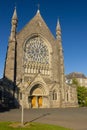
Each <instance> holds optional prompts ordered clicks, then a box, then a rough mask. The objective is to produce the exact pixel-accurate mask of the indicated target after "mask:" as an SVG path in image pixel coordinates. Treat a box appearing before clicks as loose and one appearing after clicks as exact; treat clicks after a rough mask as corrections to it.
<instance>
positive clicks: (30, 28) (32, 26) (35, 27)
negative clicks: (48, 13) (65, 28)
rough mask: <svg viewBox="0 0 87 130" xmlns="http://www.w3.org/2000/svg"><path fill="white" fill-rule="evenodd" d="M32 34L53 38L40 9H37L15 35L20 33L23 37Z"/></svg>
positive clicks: (18, 35)
mask: <svg viewBox="0 0 87 130" xmlns="http://www.w3.org/2000/svg"><path fill="white" fill-rule="evenodd" d="M32 34H41V35H42V36H43V37H45V38H46V39H48V40H49V38H50V39H52V40H54V36H53V35H52V33H51V32H50V30H49V28H48V26H47V25H46V23H45V21H44V20H43V18H42V16H41V14H40V11H37V13H36V15H35V16H34V17H33V18H32V19H31V20H30V22H29V23H28V24H26V26H25V27H24V28H23V29H22V30H21V31H20V32H19V33H18V34H17V37H18V38H19V37H20V35H21V36H22V37H23V38H27V37H28V36H30V35H32Z"/></svg>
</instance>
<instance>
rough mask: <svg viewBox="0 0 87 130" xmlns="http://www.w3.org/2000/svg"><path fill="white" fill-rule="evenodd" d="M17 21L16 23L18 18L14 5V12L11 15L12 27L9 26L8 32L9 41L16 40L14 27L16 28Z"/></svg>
mask: <svg viewBox="0 0 87 130" xmlns="http://www.w3.org/2000/svg"><path fill="white" fill-rule="evenodd" d="M17 23H18V18H17V12H16V7H15V9H14V13H13V16H12V21H11V24H12V27H11V34H10V39H9V40H11V41H15V40H16V28H17Z"/></svg>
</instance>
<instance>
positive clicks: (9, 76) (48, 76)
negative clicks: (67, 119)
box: [3, 8, 78, 108]
mask: <svg viewBox="0 0 87 130" xmlns="http://www.w3.org/2000/svg"><path fill="white" fill-rule="evenodd" d="M17 24H18V18H17V12H16V8H15V10H14V13H13V17H12V27H11V33H10V37H9V44H8V49H7V55H6V62H5V69H4V78H3V79H4V82H5V85H6V83H7V87H9V86H10V87H9V88H10V89H11V94H12V95H13V96H14V101H15V104H16V105H17V103H19V105H22V104H23V105H24V107H25V108H59V107H76V106H77V104H78V103H77V102H78V101H77V92H76V88H75V87H74V86H69V85H67V84H66V83H65V75H64V58H63V49H62V39H61V27H60V23H59V21H58V23H57V26H56V38H55V37H54V36H53V35H52V33H51V32H50V30H49V28H48V26H47V25H46V23H45V21H44V20H43V18H42V16H41V14H40V11H39V10H38V11H37V13H36V15H35V16H34V17H33V18H32V19H31V20H30V21H29V23H28V24H26V26H25V27H24V28H23V29H22V30H21V31H20V32H18V33H17V32H16V28H17ZM12 90H13V92H12Z"/></svg>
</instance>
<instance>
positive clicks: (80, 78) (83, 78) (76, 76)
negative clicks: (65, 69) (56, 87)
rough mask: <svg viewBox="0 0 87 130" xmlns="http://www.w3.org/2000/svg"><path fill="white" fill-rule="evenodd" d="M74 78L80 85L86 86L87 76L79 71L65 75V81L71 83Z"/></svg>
mask: <svg viewBox="0 0 87 130" xmlns="http://www.w3.org/2000/svg"><path fill="white" fill-rule="evenodd" d="M73 79H76V80H77V81H78V83H79V85H81V86H85V87H87V77H86V76H85V75H84V74H82V73H79V72H72V73H70V74H67V75H66V82H68V83H69V84H70V83H72V80H73Z"/></svg>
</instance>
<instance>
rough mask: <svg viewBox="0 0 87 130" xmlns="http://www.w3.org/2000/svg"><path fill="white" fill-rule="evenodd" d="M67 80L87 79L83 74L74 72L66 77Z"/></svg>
mask: <svg viewBox="0 0 87 130" xmlns="http://www.w3.org/2000/svg"><path fill="white" fill-rule="evenodd" d="M66 78H68V79H72V78H83V79H85V78H87V77H86V76H85V75H84V74H82V73H79V72H72V73H70V74H68V75H66Z"/></svg>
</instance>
